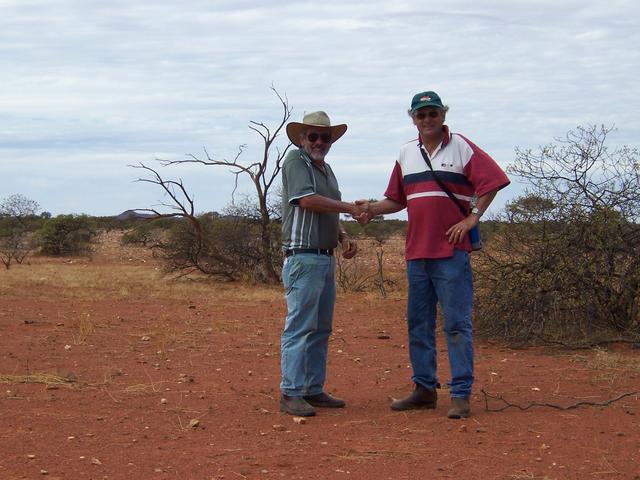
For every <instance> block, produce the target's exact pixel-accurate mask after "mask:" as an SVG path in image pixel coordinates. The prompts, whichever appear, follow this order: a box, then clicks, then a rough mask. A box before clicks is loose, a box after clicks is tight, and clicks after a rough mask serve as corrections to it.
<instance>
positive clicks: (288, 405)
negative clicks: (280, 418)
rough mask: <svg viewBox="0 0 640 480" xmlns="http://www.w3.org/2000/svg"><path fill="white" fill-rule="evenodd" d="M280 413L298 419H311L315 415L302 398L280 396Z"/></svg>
mask: <svg viewBox="0 0 640 480" xmlns="http://www.w3.org/2000/svg"><path fill="white" fill-rule="evenodd" d="M280 411H281V412H285V413H288V414H290V415H296V416H298V417H313V416H314V415H315V414H316V411H315V410H314V408H313V407H312V406H311V405H309V404H308V403H307V401H306V400H305V399H304V398H302V397H289V396H287V395H284V394H282V395H281V396H280Z"/></svg>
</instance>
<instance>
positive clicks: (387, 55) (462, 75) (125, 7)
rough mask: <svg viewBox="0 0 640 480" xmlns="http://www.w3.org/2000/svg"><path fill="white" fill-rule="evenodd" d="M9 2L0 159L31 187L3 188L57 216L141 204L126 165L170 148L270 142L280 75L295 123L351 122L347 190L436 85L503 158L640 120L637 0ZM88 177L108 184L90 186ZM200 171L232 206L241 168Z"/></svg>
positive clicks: (341, 162)
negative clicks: (591, 126) (267, 128)
mask: <svg viewBox="0 0 640 480" xmlns="http://www.w3.org/2000/svg"><path fill="white" fill-rule="evenodd" d="M0 8H1V9H2V17H1V18H0V67H1V68H0V83H1V84H2V85H3V88H2V90H1V91H0V105H2V112H1V113H0V164H1V165H2V168H3V173H4V174H8V175H11V177H10V178H11V180H12V181H11V185H10V186H11V187H12V188H13V189H16V188H17V189H22V190H18V192H15V190H12V191H11V192H9V191H8V190H7V188H8V186H7V185H6V184H5V185H3V186H0V198H3V197H5V196H6V195H8V194H10V193H23V194H25V195H27V196H30V194H31V196H32V197H33V198H34V199H36V200H37V201H38V202H39V203H40V204H41V205H42V206H43V208H47V209H49V210H51V211H53V212H54V213H65V212H71V211H74V212H77V211H80V210H82V211H86V212H88V213H95V214H108V213H118V212H119V211H121V210H124V209H126V208H131V207H134V206H144V204H145V202H147V201H149V198H150V197H152V196H153V195H152V194H147V192H144V193H143V191H142V190H141V189H140V188H139V187H140V186H139V185H136V186H135V187H136V188H132V186H131V184H130V182H131V180H132V179H133V178H135V174H134V173H133V172H131V171H130V169H128V168H127V167H126V165H127V164H128V163H135V162H139V161H143V162H153V159H154V158H155V157H156V155H157V154H156V153H155V152H165V153H166V155H167V156H170V157H173V158H176V157H177V158H179V157H181V156H182V155H183V154H185V153H200V152H201V151H202V149H203V147H206V148H207V149H208V150H209V151H210V152H211V153H212V154H216V155H218V156H227V157H228V156H232V155H233V154H234V153H235V151H236V148H237V146H238V145H239V144H243V143H248V144H249V145H250V149H249V150H248V151H247V152H246V153H245V155H247V157H248V156H249V155H257V154H259V149H258V148H259V145H258V144H257V138H255V134H253V132H251V131H250V130H249V129H248V128H247V126H248V124H249V122H250V121H251V120H258V121H264V122H265V123H267V124H270V125H271V124H274V123H276V122H277V121H278V119H279V117H280V114H281V112H280V110H279V104H278V101H277V99H276V98H275V97H274V95H273V94H272V92H271V91H270V90H269V87H270V86H271V84H272V83H273V84H274V85H275V87H276V88H278V90H279V91H280V92H281V93H283V94H286V95H287V97H288V99H289V101H290V104H291V106H292V107H293V108H294V111H293V119H295V120H298V119H300V118H301V117H302V114H303V112H304V111H312V110H318V109H324V110H326V111H327V112H329V114H330V115H331V117H332V119H333V120H334V121H335V122H346V123H348V124H349V131H348V133H347V135H346V136H345V137H344V139H342V140H341V145H340V146H336V148H335V151H334V152H332V156H333V158H332V159H331V158H330V159H329V160H330V161H334V162H335V164H336V168H335V170H336V172H337V173H338V175H339V180H340V182H341V189H342V190H343V192H344V193H345V197H350V198H351V196H353V197H361V196H365V197H374V196H380V195H381V194H382V192H383V191H384V188H385V186H386V181H387V176H388V172H389V171H390V168H389V164H390V162H391V164H392V162H393V160H394V157H395V155H396V153H397V150H398V148H399V145H400V144H401V143H402V142H404V141H406V140H407V139H408V138H410V137H411V136H413V134H414V130H413V127H412V125H411V123H410V121H409V119H408V117H407V116H406V109H407V107H408V103H409V101H410V98H411V96H412V95H413V93H415V92H417V91H421V90H425V89H434V90H436V91H438V92H439V93H440V94H441V95H442V97H443V98H444V100H445V101H446V102H447V103H448V104H449V105H450V106H451V111H450V114H449V123H450V124H451V126H452V128H453V129H454V130H457V131H461V132H462V133H465V134H466V135H468V136H469V137H470V138H471V139H472V140H474V141H475V142H476V143H478V144H479V145H480V146H481V147H482V148H484V149H485V150H487V151H488V152H489V153H491V154H492V155H494V156H495V157H496V159H498V160H499V161H500V162H501V164H503V165H506V163H508V162H509V161H511V160H512V158H513V150H514V147H515V146H522V147H534V148H535V147H536V146H537V145H540V144H544V143H548V142H550V141H552V140H553V138H554V137H556V136H562V135H564V133H565V132H566V131H567V130H569V129H571V128H574V127H575V126H577V125H580V124H585V123H605V124H612V123H615V124H616V125H617V126H618V128H619V131H618V132H617V134H616V139H617V140H619V141H620V142H623V143H634V142H637V138H638V136H639V133H640V120H638V119H637V118H636V117H637V116H636V111H638V110H640V101H639V100H638V95H637V86H636V83H637V80H636V79H637V77H638V73H639V69H640V51H638V49H637V47H636V46H637V45H638V44H640V33H638V32H640V28H639V25H638V23H639V21H638V18H640V15H639V14H640V6H639V4H637V2H635V1H620V0H617V1H616V0H614V1H610V2H606V3H602V2H597V1H587V2H584V1H581V2H578V1H574V0H571V1H568V2H551V1H547V0H538V1H525V2H511V1H506V0H494V1H488V2H482V3H478V2H471V1H469V0H455V1H448V2H442V3H440V4H438V6H437V9H436V10H433V9H432V10H429V9H426V8H425V4H424V2H418V1H417V0H401V1H395V2H383V1H371V2H364V1H354V0H347V1H338V0H332V1H328V2H322V3H320V4H319V3H317V2H310V1H308V2H284V1H276V0H271V1H263V2H256V1H254V0H241V1H238V0H234V1H231V0H228V1H227V0H225V1H205V0H185V1H183V2H179V3H177V2H174V1H168V0H163V1H156V2H143V1H141V0H129V1H123V0H122V1H112V2H106V3H105V2H98V1H95V0H82V1H81V0H57V1H44V0H43V1H23V0H20V1H7V0H5V1H2V0H0ZM80 159H81V160H80ZM83 178H85V179H88V181H89V182H90V183H91V184H92V185H94V186H95V188H94V189H93V190H86V191H84V190H81V189H79V188H78V184H79V183H82V179H83ZM363 178H366V179H367V181H366V182H361V181H359V179H363ZM189 181H191V182H193V185H194V187H193V188H194V189H198V192H199V193H198V201H199V202H201V204H202V206H201V207H200V209H201V210H210V209H220V208H222V207H223V206H224V205H225V204H226V203H228V201H229V195H230V190H229V189H228V188H227V184H230V183H231V182H232V177H230V176H226V177H225V175H224V174H223V173H222V172H221V173H220V174H218V173H216V174H213V173H207V174H203V173H200V172H197V173H194V174H193V178H192V179H191V178H190V179H189ZM47 185H49V186H50V188H48V187H47ZM206 186H208V187H209V188H206ZM367 188H370V189H371V190H370V191H368V193H367V191H365V190H366V189H367ZM512 191H513V192H516V189H515V188H514V189H513V190H512ZM122 192H127V193H126V194H123V193H122ZM200 192H201V193H200ZM138 195H139V196H138ZM508 195H509V192H508V191H507V192H501V194H500V196H499V197H498V200H497V201H498V202H499V201H501V199H502V200H504V199H506V198H508ZM36 197H37V198H36ZM108 198H111V200H109V201H107V199H108Z"/></svg>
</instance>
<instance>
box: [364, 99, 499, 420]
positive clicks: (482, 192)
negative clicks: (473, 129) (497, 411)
mask: <svg viewBox="0 0 640 480" xmlns="http://www.w3.org/2000/svg"><path fill="white" fill-rule="evenodd" d="M448 110H449V107H447V106H445V105H443V103H442V100H441V99H440V96H439V95H438V94H437V93H435V92H433V91H427V92H420V93H417V94H416V95H414V96H413V99H412V100H411V108H410V109H409V112H408V113H409V115H410V117H411V119H412V121H413V124H414V125H415V126H416V128H417V129H418V138H416V139H415V140H412V141H410V142H408V143H406V144H404V145H403V146H402V147H401V149H400V154H399V156H398V159H397V160H396V162H395V165H394V169H393V173H392V174H391V179H390V180H389V185H388V187H387V190H386V192H385V194H384V195H385V197H386V198H385V199H384V200H381V201H379V202H371V203H369V202H367V201H366V200H361V201H358V202H356V203H358V204H361V205H363V206H364V207H366V208H367V209H368V213H367V214H366V215H363V216H361V217H360V219H359V221H360V222H361V223H364V222H366V221H367V220H368V219H370V218H371V217H373V216H376V215H381V214H387V213H392V212H398V211H400V210H402V209H404V208H406V209H407V213H408V219H409V221H408V230H407V238H406V247H405V258H406V261H407V277H408V281H409V292H408V301H407V324H408V331H409V356H410V358H411V366H412V369H413V376H412V380H413V382H414V384H415V389H414V390H413V391H412V392H411V393H410V394H409V395H408V396H407V397H405V398H402V399H400V400H396V401H394V402H393V403H392V404H391V408H392V409H393V410H412V409H423V408H426V409H429V408H436V405H437V400H438V395H437V392H436V386H437V385H438V384H439V382H438V377H437V375H436V333H435V331H436V306H437V305H438V304H439V305H440V308H441V310H442V316H443V318H444V333H445V336H446V339H447V352H448V357H449V366H450V369H451V381H450V382H449V388H450V390H449V392H450V395H451V408H450V410H449V412H448V417H449V418H463V417H468V416H469V415H470V414H471V406H470V402H469V398H470V396H471V387H472V385H473V379H474V377H473V326H472V321H471V316H472V309H473V281H472V278H471V265H470V257H469V254H470V252H471V250H472V239H471V238H470V232H473V230H474V228H475V227H477V225H478V222H479V221H480V217H481V216H482V214H483V213H484V212H485V210H486V209H487V208H488V207H489V204H490V203H491V201H492V200H493V198H494V197H495V195H496V192H497V191H498V190H500V189H501V188H504V187H506V186H507V185H508V184H509V179H508V178H507V176H506V175H505V173H504V172H503V171H502V169H501V168H500V167H499V166H498V164H497V163H496V162H495V161H494V160H493V159H492V158H491V157H490V156H489V155H487V154H486V153H485V152H484V151H482V150H481V149H480V148H478V147H477V146H476V145H475V144H473V143H472V142H471V141H469V140H468V139H467V138H465V137H463V136H462V135H460V134H457V133H451V132H450V131H449V128H448V127H447V126H446V125H445V124H444V122H445V118H446V115H447V111H448ZM474 199H475V202H472V200H474Z"/></svg>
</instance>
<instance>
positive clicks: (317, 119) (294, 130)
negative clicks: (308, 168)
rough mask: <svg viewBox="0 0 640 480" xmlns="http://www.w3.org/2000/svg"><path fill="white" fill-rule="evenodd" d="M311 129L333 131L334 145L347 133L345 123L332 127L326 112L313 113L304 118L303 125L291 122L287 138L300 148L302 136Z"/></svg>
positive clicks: (332, 140) (288, 126)
mask: <svg viewBox="0 0 640 480" xmlns="http://www.w3.org/2000/svg"><path fill="white" fill-rule="evenodd" d="M309 127H314V128H320V129H327V130H331V143H334V142H335V141H336V140H338V139H339V138H340V137H341V136H342V135H344V132H346V131H347V125H346V124H344V123H342V124H340V125H331V120H329V115H327V114H326V113H325V112H311V113H307V114H306V115H305V116H304V118H303V119H302V123H300V122H291V123H289V124H288V125H287V136H288V137H289V140H291V143H293V144H294V145H295V146H296V147H300V146H301V145H300V134H301V133H302V132H304V131H305V130H306V129H308V128H309Z"/></svg>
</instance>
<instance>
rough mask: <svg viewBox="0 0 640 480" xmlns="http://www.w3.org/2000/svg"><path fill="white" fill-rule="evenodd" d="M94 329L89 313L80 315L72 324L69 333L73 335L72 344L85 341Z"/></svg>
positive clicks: (79, 343)
mask: <svg viewBox="0 0 640 480" xmlns="http://www.w3.org/2000/svg"><path fill="white" fill-rule="evenodd" d="M93 331H94V325H93V322H92V321H91V315H90V314H88V313H87V314H86V315H80V318H79V319H78V320H76V321H75V322H74V324H73V333H72V334H71V335H72V337H73V344H74V345H82V344H84V343H86V342H87V338H88V337H89V335H91V334H92V333H93Z"/></svg>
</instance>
